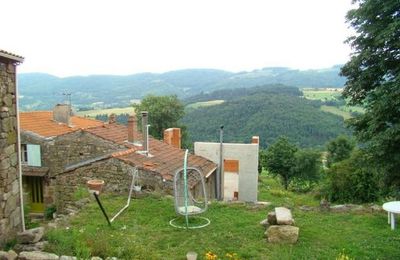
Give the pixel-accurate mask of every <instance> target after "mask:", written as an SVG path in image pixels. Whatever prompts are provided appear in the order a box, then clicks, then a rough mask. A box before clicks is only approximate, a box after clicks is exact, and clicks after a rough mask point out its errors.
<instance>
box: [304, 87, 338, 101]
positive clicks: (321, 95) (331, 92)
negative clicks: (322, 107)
mask: <svg viewBox="0 0 400 260" xmlns="http://www.w3.org/2000/svg"><path fill="white" fill-rule="evenodd" d="M341 94H342V89H327V88H319V89H316V88H304V89H303V95H304V97H305V98H307V99H313V100H322V101H325V100H334V99H337V98H338V97H339V96H340V95H341Z"/></svg>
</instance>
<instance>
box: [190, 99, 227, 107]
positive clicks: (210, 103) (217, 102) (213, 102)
mask: <svg viewBox="0 0 400 260" xmlns="http://www.w3.org/2000/svg"><path fill="white" fill-rule="evenodd" d="M224 102H225V100H220V99H216V100H210V101H204V102H196V103H192V104H189V105H187V106H186V108H189V109H190V108H192V109H197V108H199V107H210V106H215V105H220V104H222V103H224Z"/></svg>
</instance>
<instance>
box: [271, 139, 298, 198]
mask: <svg viewBox="0 0 400 260" xmlns="http://www.w3.org/2000/svg"><path fill="white" fill-rule="evenodd" d="M297 150H298V148H297V146H296V145H294V144H292V143H290V142H289V140H288V139H287V138H286V137H282V136H281V137H279V138H278V140H277V141H276V142H275V143H273V144H272V145H271V146H270V147H268V149H267V152H266V154H265V168H266V169H267V170H268V171H269V172H270V173H271V174H273V175H274V176H279V177H280V178H281V181H282V184H283V186H284V187H285V189H286V190H287V189H288V187H289V184H290V181H291V180H292V179H293V177H294V176H293V174H294V173H295V172H293V170H292V169H293V168H294V167H295V166H296V160H295V157H294V155H295V153H296V152H297Z"/></svg>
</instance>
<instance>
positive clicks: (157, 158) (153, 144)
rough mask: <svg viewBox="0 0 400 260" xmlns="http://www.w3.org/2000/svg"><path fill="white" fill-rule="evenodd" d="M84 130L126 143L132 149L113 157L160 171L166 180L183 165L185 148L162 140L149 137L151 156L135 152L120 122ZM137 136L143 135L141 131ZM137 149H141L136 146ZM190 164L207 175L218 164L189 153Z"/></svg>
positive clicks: (143, 167) (140, 166) (124, 127)
mask: <svg viewBox="0 0 400 260" xmlns="http://www.w3.org/2000/svg"><path fill="white" fill-rule="evenodd" d="M84 131H86V132H89V133H92V134H94V135H96V136H98V137H101V138H103V139H105V140H108V141H112V142H114V143H118V144H124V145H125V146H127V147H129V148H130V149H129V150H128V151H129V152H128V151H126V152H120V153H118V154H113V157H115V158H118V159H120V160H122V161H124V162H126V163H129V164H131V165H134V166H136V167H139V168H142V169H146V170H150V171H154V172H158V173H159V174H161V176H162V177H163V178H164V179H166V180H171V179H172V178H173V176H174V174H175V172H176V171H177V170H178V169H179V168H181V167H183V157H184V155H185V152H184V150H182V149H178V148H175V147H173V146H171V145H168V144H166V143H164V142H162V141H160V140H157V139H154V138H152V137H149V153H150V156H145V155H143V154H139V153H137V152H134V150H132V148H134V146H133V145H131V144H129V143H127V142H126V140H127V133H128V128H127V127H126V126H123V125H119V124H109V125H103V126H99V127H95V128H89V129H85V130H84ZM136 136H141V135H140V134H139V133H137V134H136ZM136 150H140V149H138V148H136ZM188 166H191V167H196V168H198V169H199V170H201V171H202V172H203V174H204V175H205V176H206V175H208V174H209V173H210V172H211V171H214V170H215V169H216V167H217V165H216V164H215V163H213V162H211V161H209V160H207V159H205V158H204V157H201V156H197V155H192V154H190V155H189V158H188Z"/></svg>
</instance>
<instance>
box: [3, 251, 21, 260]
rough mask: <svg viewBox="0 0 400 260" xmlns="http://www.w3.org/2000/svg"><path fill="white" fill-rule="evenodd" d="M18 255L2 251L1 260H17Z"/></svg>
mask: <svg viewBox="0 0 400 260" xmlns="http://www.w3.org/2000/svg"><path fill="white" fill-rule="evenodd" d="M17 257H18V255H17V253H15V252H14V251H13V250H9V251H8V252H5V251H0V260H15V259H17Z"/></svg>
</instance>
